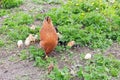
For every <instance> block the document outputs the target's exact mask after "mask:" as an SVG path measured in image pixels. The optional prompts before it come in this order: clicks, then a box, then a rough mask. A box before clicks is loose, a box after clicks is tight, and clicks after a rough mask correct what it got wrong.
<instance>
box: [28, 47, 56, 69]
mask: <svg viewBox="0 0 120 80" xmlns="http://www.w3.org/2000/svg"><path fill="white" fill-rule="evenodd" d="M29 52H30V54H31V55H32V58H33V59H34V60H35V63H34V65H35V66H40V67H48V65H49V63H51V62H54V63H55V61H56V60H55V59H54V58H47V60H45V59H44V57H45V54H44V51H43V50H42V49H40V48H39V49H38V48H36V47H34V46H30V48H29Z"/></svg>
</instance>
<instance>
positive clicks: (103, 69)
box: [77, 54, 120, 80]
mask: <svg viewBox="0 0 120 80" xmlns="http://www.w3.org/2000/svg"><path fill="white" fill-rule="evenodd" d="M119 72H120V60H117V59H115V58H114V57H106V56H103V55H102V54H95V55H94V57H93V58H92V59H91V60H88V61H86V62H85V67H80V69H79V71H78V73H77V74H78V77H79V78H80V79H81V78H84V80H91V79H92V80H101V79H102V80H111V78H112V77H116V79H117V77H118V76H119V74H120V73H119Z"/></svg>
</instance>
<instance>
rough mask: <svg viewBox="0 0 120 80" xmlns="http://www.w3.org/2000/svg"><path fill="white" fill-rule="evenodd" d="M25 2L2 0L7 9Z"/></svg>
mask: <svg viewBox="0 0 120 80" xmlns="http://www.w3.org/2000/svg"><path fill="white" fill-rule="evenodd" d="M22 3H23V0H2V1H1V2H0V6H1V7H2V8H5V9H9V8H13V7H18V6H20V5H21V4H22Z"/></svg>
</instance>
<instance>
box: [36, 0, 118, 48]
mask: <svg viewBox="0 0 120 80" xmlns="http://www.w3.org/2000/svg"><path fill="white" fill-rule="evenodd" d="M118 8H119V3H118V2H117V1H116V3H114V4H113V5H111V4H109V1H99V0H92V1H90V0H89V1H88V0H85V1H81V0H74V1H73V0H71V1H68V2H67V3H66V4H63V5H62V7H60V8H53V9H51V10H50V11H49V12H48V13H45V14H44V15H41V14H40V15H37V16H36V17H37V19H40V20H41V19H42V18H44V17H45V16H51V18H52V21H53V24H54V25H55V26H58V30H59V31H60V32H61V33H62V35H63V38H62V39H61V41H63V42H69V41H71V40H74V41H75V42H76V43H77V44H80V45H81V46H89V47H90V48H94V49H95V48H101V49H106V48H107V47H109V46H110V45H111V44H112V42H113V41H119V35H120V34H119V31H120V29H119V25H120V24H119V23H120V22H119V21H120V20H119V18H120V16H119V12H118ZM53 14H54V15H53Z"/></svg>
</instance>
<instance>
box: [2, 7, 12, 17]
mask: <svg viewBox="0 0 120 80" xmlns="http://www.w3.org/2000/svg"><path fill="white" fill-rule="evenodd" d="M9 13H10V11H9V10H6V9H0V17H2V16H4V15H6V14H9Z"/></svg>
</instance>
